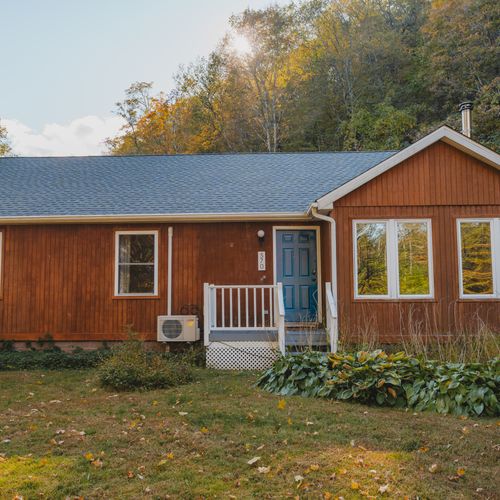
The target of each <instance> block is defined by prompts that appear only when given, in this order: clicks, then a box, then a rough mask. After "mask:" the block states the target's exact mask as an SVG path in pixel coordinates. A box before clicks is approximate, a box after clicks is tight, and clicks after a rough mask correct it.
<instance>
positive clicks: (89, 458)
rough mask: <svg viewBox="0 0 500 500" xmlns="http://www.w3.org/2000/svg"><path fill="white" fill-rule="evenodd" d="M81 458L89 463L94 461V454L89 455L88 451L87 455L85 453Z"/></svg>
mask: <svg viewBox="0 0 500 500" xmlns="http://www.w3.org/2000/svg"><path fill="white" fill-rule="evenodd" d="M83 457H84V458H85V460H88V461H89V462H91V461H92V460H94V454H93V453H90V451H88V452H87V453H85V455H83Z"/></svg>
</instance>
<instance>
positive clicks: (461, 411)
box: [257, 350, 500, 416]
mask: <svg viewBox="0 0 500 500" xmlns="http://www.w3.org/2000/svg"><path fill="white" fill-rule="evenodd" d="M257 384H258V385H259V386H260V387H262V388H263V389H266V390H268V391H271V392H276V393H279V394H282V395H288V394H297V395H302V396H315V397H325V398H334V399H340V400H356V401H360V402H364V403H374V404H378V405H383V406H397V407H410V408H415V409H416V410H433V411H437V412H439V413H453V414H456V415H472V416H479V415H490V416H493V415H499V414H500V403H499V393H500V359H498V358H495V359H493V360H490V361H489V362H486V363H469V364H464V363H439V362H436V361H425V360H421V359H417V358H414V357H411V356H408V355H406V354H405V353H403V352H400V353H395V354H386V353H385V352H383V351H381V350H377V351H373V352H367V351H360V352H356V353H354V354H333V355H330V356H327V355H325V354H322V353H312V352H311V353H305V354H302V355H297V356H286V357H283V358H281V359H279V360H278V361H277V362H276V363H275V364H274V365H273V367H272V368H270V369H269V370H267V371H266V372H265V373H264V374H263V375H262V377H261V378H260V379H259V381H258V383H257Z"/></svg>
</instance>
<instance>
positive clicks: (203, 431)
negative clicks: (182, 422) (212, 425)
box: [200, 427, 208, 434]
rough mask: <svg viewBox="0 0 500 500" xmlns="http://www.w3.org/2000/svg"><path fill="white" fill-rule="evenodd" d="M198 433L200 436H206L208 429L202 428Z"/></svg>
mask: <svg viewBox="0 0 500 500" xmlns="http://www.w3.org/2000/svg"><path fill="white" fill-rule="evenodd" d="M200 432H201V433H202V434H208V428H207V427H202V428H201V429H200Z"/></svg>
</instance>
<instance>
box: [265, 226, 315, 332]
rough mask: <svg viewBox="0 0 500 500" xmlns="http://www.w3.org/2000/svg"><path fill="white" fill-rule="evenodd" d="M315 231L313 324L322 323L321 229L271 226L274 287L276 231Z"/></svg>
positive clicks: (274, 279)
mask: <svg viewBox="0 0 500 500" xmlns="http://www.w3.org/2000/svg"><path fill="white" fill-rule="evenodd" d="M301 230H308V231H316V264H317V272H318V282H317V283H318V310H317V312H318V318H317V321H315V322H313V323H319V324H321V323H322V322H323V285H322V279H321V238H320V235H321V227H320V226H273V283H274V284H275V285H276V267H277V263H276V258H277V254H276V233H277V231H301ZM289 324H290V323H289Z"/></svg>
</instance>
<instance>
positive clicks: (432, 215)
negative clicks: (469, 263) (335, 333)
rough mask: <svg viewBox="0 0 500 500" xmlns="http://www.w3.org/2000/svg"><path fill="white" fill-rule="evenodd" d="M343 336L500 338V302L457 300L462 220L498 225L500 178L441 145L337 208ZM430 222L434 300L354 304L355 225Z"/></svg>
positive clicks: (466, 156) (415, 158)
mask: <svg viewBox="0 0 500 500" xmlns="http://www.w3.org/2000/svg"><path fill="white" fill-rule="evenodd" d="M332 216H333V217H335V219H336V221H337V228H338V229H337V230H338V239H337V253H338V285H339V286H338V295H339V314H340V319H341V321H340V325H341V326H340V328H341V331H342V332H343V334H344V335H346V336H359V335H361V336H366V335H373V334H375V335H379V336H381V337H382V338H383V339H385V340H399V339H400V338H401V335H408V334H409V333H410V329H413V330H414V331H425V332H427V333H431V332H432V333H449V332H454V331H457V330H471V331H472V330H476V329H477V327H478V325H479V324H480V323H481V322H484V323H486V324H487V325H488V326H489V327H490V328H493V329H495V330H498V331H500V301H499V300H496V299H489V300H488V299H487V300H482V301H478V300H460V298H459V281H458V280H459V274H458V248H457V246H458V245H457V229H456V220H457V218H462V217H463V218H467V217H500V174H499V173H498V171H495V170H494V169H493V168H491V167H489V166H487V165H484V164H482V163H481V162H479V161H478V160H475V159H474V158H471V157H469V156H468V155H466V154H464V153H463V152H461V151H458V150H457V149H455V148H453V147H451V146H449V145H447V144H444V143H437V144H435V145H433V146H431V147H429V148H428V149H426V150H424V151H422V152H421V153H419V154H417V155H415V156H414V157H412V158H410V159H408V160H406V161H405V162H404V163H402V164H401V165H398V166H396V167H395V168H393V169H392V170H390V171H388V172H386V173H384V174H382V175H380V176H379V177H377V178H375V179H374V180H372V181H370V182H369V183H367V184H365V185H364V186H362V187H360V188H358V189H357V190H355V191H353V192H352V193H350V194H349V195H347V196H345V197H344V198H342V199H340V200H338V201H337V202H335V206H334V210H333V211H332ZM377 218H381V219H397V218H429V219H431V221H432V244H433V265H434V286H435V291H434V299H432V300H399V301H398V300H392V301H387V300H378V301H373V300H371V301H370V300H366V299H365V300H355V299H354V263H353V236H352V222H353V220H354V219H377Z"/></svg>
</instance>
